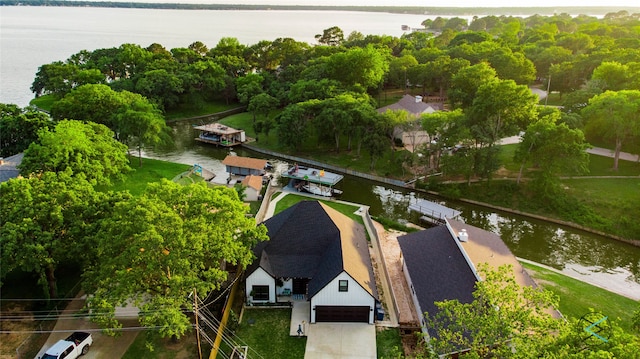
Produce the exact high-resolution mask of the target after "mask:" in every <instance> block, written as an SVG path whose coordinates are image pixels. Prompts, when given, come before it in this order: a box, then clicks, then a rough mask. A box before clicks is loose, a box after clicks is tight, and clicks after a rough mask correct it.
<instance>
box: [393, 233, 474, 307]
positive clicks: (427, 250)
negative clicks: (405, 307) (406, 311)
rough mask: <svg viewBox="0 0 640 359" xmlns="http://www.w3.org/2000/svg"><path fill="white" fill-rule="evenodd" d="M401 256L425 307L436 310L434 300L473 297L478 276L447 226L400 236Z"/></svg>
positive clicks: (464, 300)
mask: <svg viewBox="0 0 640 359" xmlns="http://www.w3.org/2000/svg"><path fill="white" fill-rule="evenodd" d="M398 243H399V244H400V249H401V250H402V256H403V258H404V261H405V263H406V266H407V269H408V271H409V275H410V276H411V281H412V283H413V287H414V290H415V293H416V297H417V298H418V302H419V303H420V307H421V309H422V311H426V312H429V315H434V314H436V313H437V311H438V310H437V307H436V306H435V304H434V302H438V301H443V300H447V299H457V300H459V301H460V302H462V303H470V302H472V301H473V291H474V289H475V283H476V276H475V274H474V273H473V271H472V270H471V268H470V267H469V263H468V262H467V260H466V259H465V258H464V256H463V254H462V252H461V251H460V249H459V247H458V245H457V244H456V243H455V239H454V238H453V237H452V236H451V233H450V232H449V230H448V229H447V227H446V226H438V227H434V228H430V229H427V230H424V231H420V232H414V233H410V234H406V235H404V236H400V237H398Z"/></svg>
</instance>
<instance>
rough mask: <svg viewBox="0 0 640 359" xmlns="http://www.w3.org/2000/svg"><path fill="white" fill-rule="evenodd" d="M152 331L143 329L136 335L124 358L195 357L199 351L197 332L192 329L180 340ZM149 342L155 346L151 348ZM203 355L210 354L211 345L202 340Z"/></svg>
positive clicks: (161, 358)
mask: <svg viewBox="0 0 640 359" xmlns="http://www.w3.org/2000/svg"><path fill="white" fill-rule="evenodd" d="M149 334H150V332H148V331H142V332H140V333H139V334H138V336H136V339H135V340H134V341H133V343H132V344H131V346H129V349H127V352H126V353H124V355H123V356H122V359H139V358H145V359H171V358H195V357H197V355H198V354H197V353H198V343H197V339H196V334H195V333H194V332H193V331H191V332H189V333H187V335H185V336H184V337H182V338H181V339H180V340H178V341H173V340H171V339H169V338H167V339H163V338H160V337H159V336H156V335H149ZM147 344H150V345H151V346H152V347H153V350H149V348H148V347H147ZM201 347H202V355H203V357H204V358H207V357H208V356H209V352H210V351H211V346H210V345H208V343H207V342H206V341H204V340H202V344H201Z"/></svg>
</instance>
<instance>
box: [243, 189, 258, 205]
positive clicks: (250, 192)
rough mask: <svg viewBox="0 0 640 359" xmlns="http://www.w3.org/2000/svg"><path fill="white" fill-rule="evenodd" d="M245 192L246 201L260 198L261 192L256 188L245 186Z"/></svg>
mask: <svg viewBox="0 0 640 359" xmlns="http://www.w3.org/2000/svg"><path fill="white" fill-rule="evenodd" d="M244 194H245V198H244V199H245V201H248V202H255V201H257V200H258V195H259V194H260V192H259V191H256V190H255V189H254V188H251V187H245V190H244Z"/></svg>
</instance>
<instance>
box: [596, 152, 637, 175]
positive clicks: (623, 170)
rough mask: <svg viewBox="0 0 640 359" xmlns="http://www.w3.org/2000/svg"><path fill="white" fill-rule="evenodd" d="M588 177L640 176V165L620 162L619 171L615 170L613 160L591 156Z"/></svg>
mask: <svg viewBox="0 0 640 359" xmlns="http://www.w3.org/2000/svg"><path fill="white" fill-rule="evenodd" d="M587 176H640V163H638V162H632V161H625V160H620V161H618V170H617V171H614V170H613V158H610V157H605V156H597V155H589V173H588V174H587Z"/></svg>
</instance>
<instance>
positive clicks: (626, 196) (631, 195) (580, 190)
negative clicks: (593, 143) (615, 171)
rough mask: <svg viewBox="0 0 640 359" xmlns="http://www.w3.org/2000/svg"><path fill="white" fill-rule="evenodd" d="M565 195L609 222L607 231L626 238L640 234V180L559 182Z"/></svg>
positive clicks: (576, 180) (616, 179)
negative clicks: (639, 204)
mask: <svg viewBox="0 0 640 359" xmlns="http://www.w3.org/2000/svg"><path fill="white" fill-rule="evenodd" d="M562 183H563V184H564V185H565V188H566V191H567V194H568V195H570V196H572V197H574V198H577V199H578V200H579V201H580V203H581V204H582V205H584V206H586V207H588V208H591V209H592V210H593V212H595V213H596V214H598V215H599V216H601V217H602V218H605V219H606V220H608V221H609V222H610V230H613V231H614V233H616V234H620V235H622V236H624V237H627V238H637V233H638V232H639V231H640V223H639V222H638V220H637V219H638V218H640V206H638V203H640V178H607V179H601V178H594V179H590V178H584V179H571V180H568V179H567V180H563V181H562Z"/></svg>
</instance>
